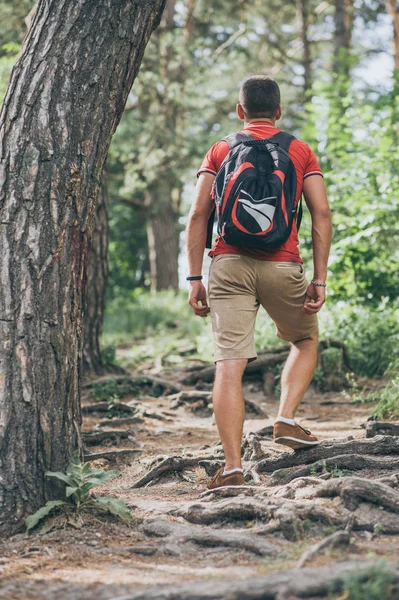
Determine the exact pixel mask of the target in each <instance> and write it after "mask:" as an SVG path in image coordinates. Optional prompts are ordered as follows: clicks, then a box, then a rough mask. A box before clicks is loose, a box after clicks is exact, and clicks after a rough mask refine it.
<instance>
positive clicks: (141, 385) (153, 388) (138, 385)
mask: <svg viewBox="0 0 399 600" xmlns="http://www.w3.org/2000/svg"><path fill="white" fill-rule="evenodd" d="M108 381H114V382H116V383H117V384H118V386H120V388H121V392H122V393H123V395H128V394H129V393H133V392H134V391H142V392H143V393H148V394H150V395H154V396H161V395H164V396H168V395H169V394H176V393H178V392H180V391H181V389H182V388H181V386H180V385H179V384H178V383H175V382H174V381H169V380H168V379H162V378H161V377H154V376H153V375H142V376H139V377H132V376H131V375H113V376H112V377H109V376H105V377H98V378H97V379H92V380H91V381H88V382H87V383H84V385H83V388H82V389H83V390H91V389H92V388H93V387H94V386H95V385H98V384H106V383H107V382H108Z"/></svg>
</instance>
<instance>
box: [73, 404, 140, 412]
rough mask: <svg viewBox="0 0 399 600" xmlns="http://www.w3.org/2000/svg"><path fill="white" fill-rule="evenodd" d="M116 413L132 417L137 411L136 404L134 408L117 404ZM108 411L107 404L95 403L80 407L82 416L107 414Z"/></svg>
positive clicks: (108, 406)
mask: <svg viewBox="0 0 399 600" xmlns="http://www.w3.org/2000/svg"><path fill="white" fill-rule="evenodd" d="M117 406H118V411H120V412H121V413H123V414H126V415H134V414H135V413H136V411H137V406H138V403H135V405H134V406H129V405H128V404H124V403H123V402H118V404H117ZM109 410H110V405H109V404H108V402H95V403H94V404H83V406H82V414H84V415H93V414H94V415H95V414H102V413H107V412H109Z"/></svg>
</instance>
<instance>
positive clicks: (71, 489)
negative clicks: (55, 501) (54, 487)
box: [65, 485, 79, 498]
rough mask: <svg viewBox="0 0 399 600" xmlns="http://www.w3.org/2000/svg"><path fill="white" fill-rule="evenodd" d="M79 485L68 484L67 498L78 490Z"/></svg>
mask: <svg viewBox="0 0 399 600" xmlns="http://www.w3.org/2000/svg"><path fill="white" fill-rule="evenodd" d="M78 489H79V488H78V487H70V486H69V485H68V486H67V488H66V490H65V495H66V497H67V498H69V496H72V494H74V493H75V492H77V491H78Z"/></svg>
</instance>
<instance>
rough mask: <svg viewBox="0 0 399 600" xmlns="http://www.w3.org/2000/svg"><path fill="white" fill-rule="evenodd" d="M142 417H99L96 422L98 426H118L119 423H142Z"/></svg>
mask: <svg viewBox="0 0 399 600" xmlns="http://www.w3.org/2000/svg"><path fill="white" fill-rule="evenodd" d="M143 421H144V418H143V417H139V416H135V417H121V418H119V417H115V418H114V417H113V418H112V419H101V421H99V422H98V426H99V427H120V426H121V425H133V424H134V423H142V422H143Z"/></svg>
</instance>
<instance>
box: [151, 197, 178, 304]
mask: <svg viewBox="0 0 399 600" xmlns="http://www.w3.org/2000/svg"><path fill="white" fill-rule="evenodd" d="M152 206H153V207H154V208H153V210H152V212H151V214H150V216H149V219H148V225H147V235H148V248H149V255H150V268H151V290H152V292H159V291H161V290H167V289H168V288H172V289H174V290H176V289H178V287H179V277H178V257H179V231H178V222H177V217H176V214H175V211H174V210H173V208H172V206H170V204H169V203H166V202H165V203H164V204H162V205H160V206H159V207H156V201H155V200H154V202H153V203H152ZM156 208H158V210H157V211H156V212H155V210H154V209H156Z"/></svg>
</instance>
